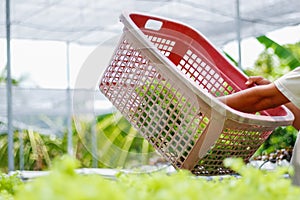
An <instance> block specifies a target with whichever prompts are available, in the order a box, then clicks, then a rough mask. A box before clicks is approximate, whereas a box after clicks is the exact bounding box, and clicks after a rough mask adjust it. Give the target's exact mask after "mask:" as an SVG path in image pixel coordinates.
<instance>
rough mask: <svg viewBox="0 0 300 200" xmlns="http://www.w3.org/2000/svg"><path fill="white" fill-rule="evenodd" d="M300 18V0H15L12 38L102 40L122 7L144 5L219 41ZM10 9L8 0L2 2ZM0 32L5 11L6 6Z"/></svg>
mask: <svg viewBox="0 0 300 200" xmlns="http://www.w3.org/2000/svg"><path fill="white" fill-rule="evenodd" d="M237 2H239V8H240V15H239V16H240V25H239V27H240V30H241V38H246V37H251V36H258V35H261V34H265V33H267V32H269V31H272V30H276V29H279V28H282V27H286V26H294V25H298V24H300V10H299V7H300V1H299V0H262V1H248V0H239V1H237V0H226V1H219V0H211V1H207V0H121V1H120V0H101V1H99V0H89V1H83V0H27V1H22V0H15V1H11V3H10V4H11V38H19V39H37V40H55V41H67V42H74V43H79V44H84V45H98V44H101V43H102V42H104V41H106V40H108V39H110V38H111V37H114V36H116V35H118V34H120V32H121V31H122V24H120V23H119V20H118V18H119V15H120V14H121V12H122V11H125V10H126V11H139V12H145V13H149V14H151V15H158V16H163V17H168V18H171V19H174V20H179V21H181V22H183V23H186V24H188V25H190V26H192V27H194V28H196V29H197V30H199V31H200V32H202V33H203V34H204V35H205V36H206V37H207V38H208V39H210V40H211V41H212V42H213V43H214V44H215V45H224V44H226V43H227V42H229V41H232V40H235V39H236V38H237V32H236V30H237V27H238V26H237V25H238V23H237V20H236V18H237V6H236V5H237ZM0 8H1V10H2V11H4V10H5V1H1V2H0ZM0 26H1V28H0V37H2V38H4V37H5V36H6V33H5V12H0Z"/></svg>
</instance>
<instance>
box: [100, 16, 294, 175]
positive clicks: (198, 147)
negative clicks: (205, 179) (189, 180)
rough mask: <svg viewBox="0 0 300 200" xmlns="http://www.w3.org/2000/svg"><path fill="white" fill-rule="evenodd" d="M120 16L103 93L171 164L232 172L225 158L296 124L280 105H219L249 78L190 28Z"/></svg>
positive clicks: (246, 152) (247, 153) (245, 154)
mask: <svg viewBox="0 0 300 200" xmlns="http://www.w3.org/2000/svg"><path fill="white" fill-rule="evenodd" d="M120 20H121V22H122V23H123V24H124V29H123V34H122V37H121V39H120V41H119V43H118V46H117V47H116V49H115V52H114V54H113V56H112V58H111V61H110V63H109V66H108V67H107V68H106V70H105V71H104V73H103V74H102V77H101V80H100V90H101V92H102V93H103V94H104V95H105V96H106V97H107V98H108V99H109V100H110V101H111V102H112V104H113V105H114V106H115V107H116V108H117V109H118V110H119V111H120V112H121V113H122V114H123V115H124V117H126V118H127V120H128V121H129V122H130V123H131V124H132V125H133V126H134V127H135V128H136V129H138V130H139V131H140V133H141V134H142V136H143V137H144V138H145V139H147V140H148V141H149V143H151V145H153V147H154V148H155V149H156V150H157V151H158V152H160V153H161V154H162V156H164V157H165V158H166V159H167V160H168V161H169V162H170V163H172V165H173V166H174V167H176V168H183V169H188V170H190V171H192V172H193V173H194V174H196V175H224V174H232V173H234V172H233V171H231V170H229V169H227V168H225V167H224V166H223V160H224V158H227V157H241V158H243V159H244V161H245V162H248V161H249V159H250V158H251V156H252V155H253V154H254V153H255V152H256V150H257V149H258V148H259V147H260V146H261V144H262V143H263V142H264V141H265V140H266V139H267V138H268V136H269V135H270V134H271V133H272V131H273V130H274V129H275V128H276V127H278V126H285V125H290V124H291V123H292V121H293V119H294V116H293V115H292V113H291V112H290V111H289V110H288V109H286V108H285V107H283V106H281V107H277V108H275V109H270V110H264V111H262V112H260V113H256V114H247V113H242V112H239V111H236V110H234V109H231V108H230V107H228V106H226V105H225V104H223V103H221V102H220V101H219V100H218V99H217V97H219V96H223V95H228V94H231V93H234V92H236V91H240V90H243V89H246V85H245V82H246V80H247V77H246V76H245V75H244V74H243V73H242V72H240V71H239V69H238V68H237V67H235V66H233V65H232V64H231V63H230V62H229V61H228V60H227V59H226V58H225V57H224V56H223V55H222V54H221V53H220V52H219V51H218V50H217V49H216V48H215V47H214V46H213V45H212V44H211V43H210V42H209V41H208V40H207V39H206V38H205V37H204V36H203V35H202V34H201V33H200V32H198V31H197V30H195V29H193V28H192V27H189V26H187V25H185V24H183V23H179V22H175V21H173V20H170V19H165V18H161V17H157V16H149V15H147V14H143V13H123V14H122V15H121V16H120Z"/></svg>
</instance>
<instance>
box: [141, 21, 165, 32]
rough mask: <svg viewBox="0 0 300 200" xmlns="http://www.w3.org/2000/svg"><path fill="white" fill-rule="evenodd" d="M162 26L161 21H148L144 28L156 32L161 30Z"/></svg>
mask: <svg viewBox="0 0 300 200" xmlns="http://www.w3.org/2000/svg"><path fill="white" fill-rule="evenodd" d="M162 25H163V23H162V22H161V21H157V20H153V19H149V20H148V21H147V22H146V24H145V28H146V29H151V30H155V31H158V30H160V29H161V27H162Z"/></svg>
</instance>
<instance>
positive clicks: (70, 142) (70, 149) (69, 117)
mask: <svg viewBox="0 0 300 200" xmlns="http://www.w3.org/2000/svg"><path fill="white" fill-rule="evenodd" d="M66 56H67V127H68V136H67V138H68V147H67V148H68V154H69V155H70V156H73V132H72V101H71V83H70V44H69V42H67V44H66Z"/></svg>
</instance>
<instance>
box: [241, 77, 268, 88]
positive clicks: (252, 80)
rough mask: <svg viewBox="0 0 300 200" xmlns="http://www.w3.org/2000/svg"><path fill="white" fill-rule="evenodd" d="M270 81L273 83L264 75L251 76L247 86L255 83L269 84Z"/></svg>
mask: <svg viewBox="0 0 300 200" xmlns="http://www.w3.org/2000/svg"><path fill="white" fill-rule="evenodd" d="M270 83H271V81H269V80H268V79H265V78H264V77H261V76H250V77H249V78H248V80H247V81H246V83H245V84H246V85H247V86H251V85H254V84H255V85H268V84H270Z"/></svg>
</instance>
